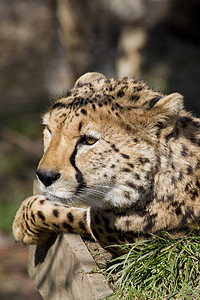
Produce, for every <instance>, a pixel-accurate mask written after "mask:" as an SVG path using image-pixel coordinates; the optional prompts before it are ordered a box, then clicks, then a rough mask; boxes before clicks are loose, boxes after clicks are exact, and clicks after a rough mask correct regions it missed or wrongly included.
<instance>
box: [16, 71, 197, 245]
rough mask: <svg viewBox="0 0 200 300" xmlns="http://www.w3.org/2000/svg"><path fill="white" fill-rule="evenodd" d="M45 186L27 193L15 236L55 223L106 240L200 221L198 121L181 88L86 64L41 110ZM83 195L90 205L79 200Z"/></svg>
mask: <svg viewBox="0 0 200 300" xmlns="http://www.w3.org/2000/svg"><path fill="white" fill-rule="evenodd" d="M43 124H44V154H43V157H42V158H41V161H40V162H39V166H38V169H37V172H36V174H37V179H38V184H39V187H40V190H41V191H42V195H34V196H31V197H29V198H26V199H25V200H24V201H23V202H22V204H21V207H20V208H19V210H18V212H17V214H16V217H15V220H14V223H13V233H14V238H15V240H16V241H21V242H23V243H27V244H42V243H45V242H46V241H47V240H48V239H49V238H50V236H51V234H52V233H53V232H56V233H60V232H68V233H77V234H80V235H82V236H83V237H84V236H91V237H93V238H94V239H96V240H97V241H98V242H99V243H100V245H101V246H103V247H109V246H110V247H111V246H112V245H113V244H127V243H134V242H135V241H137V240H138V239H147V238H150V237H151V236H152V234H159V233H161V232H162V231H167V232H169V234H172V235H174V236H176V235H180V234H181V235H185V234H187V233H188V232H190V230H191V229H192V228H194V226H196V227H195V230H196V231H195V232H196V233H197V234H198V232H199V229H200V227H199V226H198V219H199V217H200V200H199V195H200V151H199V147H200V120H199V119H197V118H195V117H194V116H192V114H191V113H189V112H187V111H185V110H184V106H183V97H182V96H181V95H180V94H179V93H173V94H170V95H163V94H161V93H159V92H157V91H153V90H152V89H150V88H149V87H148V86H147V85H146V84H145V83H144V82H143V81H141V80H136V79H128V78H123V79H113V78H111V79H108V78H106V77H105V76H104V75H102V74H100V73H86V74H85V75H83V76H81V77H80V78H79V79H78V80H77V81H76V83H75V85H74V87H73V88H72V89H71V90H70V91H68V92H66V93H65V94H64V95H63V96H62V97H61V99H59V100H56V101H55V102H54V103H53V104H52V106H51V107H50V109H49V111H48V112H47V113H46V114H45V115H44V117H43ZM76 201H79V202H81V203H84V204H85V205H86V206H85V207H84V208H83V207H78V206H75V203H76Z"/></svg>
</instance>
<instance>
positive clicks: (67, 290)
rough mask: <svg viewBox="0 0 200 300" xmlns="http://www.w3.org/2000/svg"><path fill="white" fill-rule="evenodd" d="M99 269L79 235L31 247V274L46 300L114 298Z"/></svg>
mask: <svg viewBox="0 0 200 300" xmlns="http://www.w3.org/2000/svg"><path fill="white" fill-rule="evenodd" d="M37 192H39V190H38V187H37V184H34V193H35V194H36V193H37ZM96 268H97V265H96V263H95V261H94V259H93V258H92V256H91V254H90V252H89V251H88V249H87V247H86V245H85V243H84V242H83V240H82V238H81V237H80V236H79V235H77V234H59V235H58V236H56V235H55V236H53V237H52V239H51V240H49V241H48V243H46V244H45V245H38V246H36V245H33V246H30V247H29V260H28V272H29V275H30V277H31V278H32V279H33V281H34V282H35V285H36V287H37V288H38V290H39V292H40V294H41V295H42V297H43V299H46V300H57V299H58V300H60V299H69V300H79V299H80V300H90V299H94V300H98V299H101V298H103V297H106V296H108V295H110V294H112V290H111V289H110V287H109V286H108V283H107V281H106V279H105V278H104V276H103V275H102V274H99V273H94V272H93V270H94V269H96Z"/></svg>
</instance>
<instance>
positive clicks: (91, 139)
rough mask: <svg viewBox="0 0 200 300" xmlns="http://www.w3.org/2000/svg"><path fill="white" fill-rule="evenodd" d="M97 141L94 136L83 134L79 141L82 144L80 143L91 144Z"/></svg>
mask: <svg viewBox="0 0 200 300" xmlns="http://www.w3.org/2000/svg"><path fill="white" fill-rule="evenodd" d="M97 141H98V139H97V138H95V137H92V136H87V135H84V136H82V137H81V139H80V142H79V143H80V144H82V145H89V146H91V145H94V144H95V143H96V142H97Z"/></svg>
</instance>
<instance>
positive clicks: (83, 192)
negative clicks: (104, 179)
mask: <svg viewBox="0 0 200 300" xmlns="http://www.w3.org/2000/svg"><path fill="white" fill-rule="evenodd" d="M39 188H40V190H41V192H42V194H43V195H45V196H46V197H47V198H48V199H49V200H51V201H54V202H58V203H62V204H70V205H73V206H77V204H84V205H87V206H91V205H92V206H94V205H95V206H96V205H97V206H102V202H103V199H104V198H105V197H106V195H107V194H108V192H109V191H110V190H111V187H109V186H107V185H97V186H95V187H92V188H87V187H85V186H84V187H81V188H79V189H78V190H76V191H75V192H73V191H67V190H66V189H64V188H56V189H52V188H46V187H44V186H43V185H42V184H40V183H39Z"/></svg>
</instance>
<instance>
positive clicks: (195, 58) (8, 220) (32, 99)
mask: <svg viewBox="0 0 200 300" xmlns="http://www.w3.org/2000/svg"><path fill="white" fill-rule="evenodd" d="M88 71H96V72H102V73H103V74H105V75H106V76H108V77H112V76H114V77H124V76H128V77H133V76H136V77H139V78H143V79H144V80H145V81H146V82H147V83H148V85H150V86H151V87H152V88H153V89H158V90H160V91H161V92H163V93H166V94H167V93H170V92H175V91H178V92H180V93H181V94H183V95H184V97H185V105H186V107H187V109H189V110H192V111H193V113H194V114H196V115H197V116H200V97H199V95H200V86H199V75H200V1H199V0H190V1H188V0H93V1H90V0H82V1H79V0H58V1H55V0H34V1H26V0H18V1H14V0H1V2H0V299H28V298H29V299H41V298H40V296H39V295H38V293H37V292H36V290H35V288H34V287H33V284H32V282H31V280H29V279H28V276H27V271H26V263H27V248H26V247H24V246H21V245H16V244H14V242H13V240H12V237H11V225H12V221H13V218H14V215H15V212H16V211H17V209H18V207H19V205H20V203H21V201H22V200H23V199H24V198H26V197H27V196H29V195H31V194H32V182H33V179H34V178H35V170H36V167H37V163H38V161H39V159H40V157H41V154H42V127H41V125H40V120H41V115H42V114H43V113H44V112H45V110H46V109H47V107H48V106H49V104H50V103H51V101H52V99H53V97H54V96H57V95H59V94H60V93H62V92H63V90H66V89H69V88H70V87H71V86H72V85H73V83H74V81H75V80H76V79H77V78H78V77H79V76H80V75H82V74H83V73H85V72H88Z"/></svg>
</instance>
